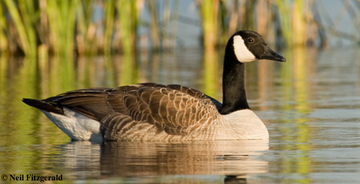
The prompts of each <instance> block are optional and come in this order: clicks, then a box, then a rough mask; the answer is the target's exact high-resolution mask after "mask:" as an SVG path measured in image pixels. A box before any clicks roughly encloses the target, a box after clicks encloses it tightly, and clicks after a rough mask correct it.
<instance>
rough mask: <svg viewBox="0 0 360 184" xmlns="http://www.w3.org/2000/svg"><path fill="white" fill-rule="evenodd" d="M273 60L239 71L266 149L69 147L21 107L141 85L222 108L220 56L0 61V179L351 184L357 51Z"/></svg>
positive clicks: (234, 145) (232, 144) (250, 144)
mask: <svg viewBox="0 0 360 184" xmlns="http://www.w3.org/2000/svg"><path fill="white" fill-rule="evenodd" d="M219 52H220V53H221V51H219ZM282 54H283V55H284V56H285V57H286V58H287V62H286V63H276V62H273V61H256V62H254V63H249V64H247V66H246V67H247V69H246V87H247V97H248V99H249V103H250V106H251V107H252V109H253V110H254V111H255V112H256V113H257V114H258V115H259V116H260V118H261V119H262V120H263V121H264V123H265V124H266V126H267V127H268V129H269V132H270V140H269V143H267V142H264V141H254V140H252V141H217V142H201V141H196V142H182V143H161V142H160V143H159V142H158V143H155V142H147V143H131V142H107V143H105V144H96V143H90V142H71V141H70V140H69V138H68V137H67V136H66V135H65V134H64V133H62V132H61V131H60V130H59V129H58V128H57V127H56V126H55V125H53V124H52V123H51V122H50V121H49V120H47V119H46V117H45V116H44V115H43V114H41V113H40V112H39V111H38V110H36V109H34V108H31V107H28V106H26V105H25V104H23V103H22V102H21V99H22V98H23V97H27V98H45V97H48V96H52V95H56V94H59V93H61V92H64V91H67V90H72V89H77V88H85V87H100V86H105V87H115V86H118V85H125V84H131V83H138V82H148V81H152V82H159V83H165V84H169V83H178V84H183V85H186V86H190V87H194V88H196V89H199V90H201V91H204V92H206V93H207V94H209V95H211V96H213V97H215V98H217V99H219V100H221V97H222V94H221V74H222V71H221V67H222V57H223V55H222V54H219V55H218V54H214V53H203V52H202V51H201V50H197V49H194V50H180V51H177V52H175V53H163V54H160V55H155V54H154V55H151V54H148V55H143V54H140V56H136V57H135V56H121V57H120V56H113V57H92V58H80V59H77V60H76V61H74V60H73V59H71V58H70V59H69V58H50V60H49V61H47V60H46V61H42V60H33V59H27V58H25V59H18V58H6V57H4V56H2V57H1V58H0V99H1V100H0V126H1V128H2V131H1V133H0V174H1V175H3V174H36V175H56V174H61V175H62V176H63V179H64V180H67V181H71V182H73V183H80V182H81V183H91V182H92V180H94V179H95V180H101V181H103V182H115V181H116V182H122V183H230V182H238V183H360V177H359V174H360V76H359V75H360V54H359V53H358V51H357V49H351V48H344V49H327V50H323V51H317V50H313V49H304V48H296V49H288V50H285V51H283V53H282ZM74 63H75V64H74ZM0 182H2V181H0ZM8 182H9V183H11V182H13V181H8ZM36 183H38V182H36Z"/></svg>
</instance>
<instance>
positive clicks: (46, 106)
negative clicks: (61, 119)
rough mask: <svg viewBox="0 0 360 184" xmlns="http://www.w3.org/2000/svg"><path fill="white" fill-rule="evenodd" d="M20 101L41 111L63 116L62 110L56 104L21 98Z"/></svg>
mask: <svg viewBox="0 0 360 184" xmlns="http://www.w3.org/2000/svg"><path fill="white" fill-rule="evenodd" d="M22 101H23V102H24V103H25V104H27V105H29V106H32V107H35V108H38V109H40V110H42V111H46V112H53V113H56V114H61V115H64V110H63V108H62V107H61V106H59V105H58V104H56V103H51V102H47V101H45V100H36V99H30V98H23V100H22Z"/></svg>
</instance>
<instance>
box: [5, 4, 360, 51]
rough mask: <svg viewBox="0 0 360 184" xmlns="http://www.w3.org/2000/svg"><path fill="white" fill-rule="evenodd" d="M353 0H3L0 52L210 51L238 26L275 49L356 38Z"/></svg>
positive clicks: (356, 8) (353, 41) (358, 6)
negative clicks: (203, 49)
mask: <svg viewBox="0 0 360 184" xmlns="http://www.w3.org/2000/svg"><path fill="white" fill-rule="evenodd" d="M359 10H360V2H359V1H358V0H343V1H336V0H328V1H325V0H319V1H314V0H304V1H302V0H254V1H245V0H210V1H201V0H182V1H179V0H149V1H145V0H132V1H124V0H92V1H89V0H74V1H71V0H65V1H63V0H52V1H49V0H3V1H2V2H1V3H0V52H1V54H2V55H10V56H19V55H25V56H36V55H39V56H40V57H46V56H49V55H51V56H53V55H69V56H88V55H109V54H123V55H127V54H129V53H136V52H139V51H140V50H147V51H164V50H170V51H172V50H174V49H181V48H187V47H189V46H190V47H199V46H201V47H203V48H205V50H214V49H215V48H217V47H218V46H222V45H224V44H225V43H226V41H227V39H228V37H229V36H231V35H232V34H233V33H234V32H235V31H237V30H242V29H250V30H256V31H257V32H259V33H260V34H261V35H263V36H264V37H265V38H266V40H267V41H268V42H269V43H271V44H275V45H276V46H277V47H278V48H280V47H291V46H315V47H317V48H324V47H328V46H329V45H339V44H340V45H343V44H345V43H346V44H359V42H360V40H359V39H360V38H359V33H360V25H359V17H360V13H359Z"/></svg>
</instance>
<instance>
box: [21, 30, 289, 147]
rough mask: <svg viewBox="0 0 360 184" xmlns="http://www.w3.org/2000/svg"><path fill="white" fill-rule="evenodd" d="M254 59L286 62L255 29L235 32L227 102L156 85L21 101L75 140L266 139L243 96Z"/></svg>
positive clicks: (228, 55) (228, 53)
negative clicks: (247, 71) (247, 64)
mask: <svg viewBox="0 0 360 184" xmlns="http://www.w3.org/2000/svg"><path fill="white" fill-rule="evenodd" d="M255 59H271V60H276V61H285V58H283V57H282V56H280V55H278V54H277V53H275V52H274V51H272V50H271V49H270V48H269V47H268V46H267V45H266V43H265V42H264V40H263V39H262V37H261V36H260V35H259V34H258V33H256V32H253V31H239V32H237V33H235V34H234V35H233V36H231V38H230V39H229V41H228V43H227V46H226V49H225V58H224V72H223V104H221V103H220V102H218V101H216V100H215V99H213V98H211V97H209V96H207V95H205V94H203V93H201V92H200V91H197V90H194V89H191V88H188V87H184V86H180V85H167V86H166V85H160V84H154V83H146V84H138V85H130V86H122V87H118V88H114V89H111V88H97V89H81V90H75V91H70V92H66V93H63V94H60V95H58V96H55V97H50V98H48V99H45V100H34V99H24V100H23V101H24V102H25V103H26V104H28V105H31V106H34V107H36V108H38V109H40V110H41V111H42V112H43V113H44V114H45V115H46V116H47V117H48V118H49V119H50V120H51V121H53V122H54V123H55V124H56V125H57V126H58V127H59V128H60V129H61V130H62V131H64V132H65V133H66V134H67V135H68V136H69V137H71V138H72V139H74V140H91V141H96V140H103V138H105V139H106V140H164V141H172V140H222V139H268V136H269V135H268V131H267V129H266V127H265V125H264V124H263V122H262V121H261V120H260V119H259V118H258V117H257V116H256V115H255V114H254V113H253V112H252V111H251V110H249V105H248V103H247V100H246V95H245V88H244V67H245V65H244V63H245V62H250V61H254V60H255Z"/></svg>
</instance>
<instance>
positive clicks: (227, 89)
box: [220, 44, 250, 114]
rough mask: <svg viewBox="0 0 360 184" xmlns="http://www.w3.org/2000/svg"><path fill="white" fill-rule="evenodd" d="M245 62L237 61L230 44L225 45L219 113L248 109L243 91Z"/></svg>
mask: <svg viewBox="0 0 360 184" xmlns="http://www.w3.org/2000/svg"><path fill="white" fill-rule="evenodd" d="M244 69H245V64H243V63H241V62H239V61H238V60H237V58H236V56H235V54H234V49H233V46H232V45H231V44H228V45H227V46H226V50H225V58H224V73H223V105H222V107H221V109H220V113H221V114H229V113H231V112H234V111H237V110H241V109H250V107H249V105H248V103H247V100H246V93H245V83H244V82H245V81H244V74H245V71H244Z"/></svg>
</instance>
